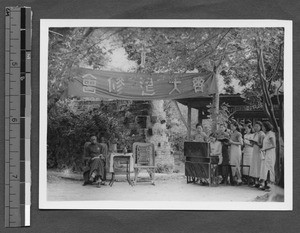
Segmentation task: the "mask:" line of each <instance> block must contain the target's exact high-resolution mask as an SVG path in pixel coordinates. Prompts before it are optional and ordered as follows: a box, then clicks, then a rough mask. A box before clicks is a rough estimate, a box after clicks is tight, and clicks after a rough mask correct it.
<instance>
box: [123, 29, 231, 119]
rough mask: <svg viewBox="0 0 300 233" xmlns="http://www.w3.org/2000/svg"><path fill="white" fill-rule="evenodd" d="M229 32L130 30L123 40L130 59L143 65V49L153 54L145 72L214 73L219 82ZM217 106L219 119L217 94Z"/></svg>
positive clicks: (149, 56)
mask: <svg viewBox="0 0 300 233" xmlns="http://www.w3.org/2000/svg"><path fill="white" fill-rule="evenodd" d="M230 31H231V29H222V28H201V29H198V28H171V29H166V28H130V29H128V30H125V31H123V32H122V33H121V34H120V37H121V39H122V40H123V43H124V47H125V49H126V51H127V53H128V58H129V59H132V60H136V61H137V62H138V63H140V62H141V52H140V51H141V49H142V48H144V49H145V48H146V49H148V51H150V52H148V53H147V57H146V64H145V66H144V68H143V72H148V73H153V72H165V73H186V72H201V73H204V72H214V73H215V76H216V79H217V80H218V79H219V72H220V71H219V67H220V64H221V63H222V60H223V59H224V53H225V51H226V49H227V47H228V43H229V40H230V34H229V32H230ZM214 105H215V106H216V107H215V111H216V112H215V113H214V114H213V117H214V118H217V116H218V109H219V93H218V92H217V93H216V95H215V96H214ZM214 122H217V119H215V120H214Z"/></svg>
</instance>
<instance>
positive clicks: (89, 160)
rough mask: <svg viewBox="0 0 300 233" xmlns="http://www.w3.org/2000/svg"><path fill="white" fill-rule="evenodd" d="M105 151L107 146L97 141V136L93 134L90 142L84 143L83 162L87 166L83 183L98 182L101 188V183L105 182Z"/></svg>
mask: <svg viewBox="0 0 300 233" xmlns="http://www.w3.org/2000/svg"><path fill="white" fill-rule="evenodd" d="M105 153H107V148H106V149H105V147H104V146H103V145H101V144H100V143H98V142H97V137H96V136H91V138H90V142H87V143H85V145H84V155H83V163H84V164H86V168H85V170H84V171H83V178H84V183H83V185H87V184H92V183H93V182H95V181H96V182H97V184H98V187H99V188H100V185H101V184H105V183H104V180H105V159H106V158H105V155H106V154H105Z"/></svg>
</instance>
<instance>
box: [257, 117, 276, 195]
mask: <svg viewBox="0 0 300 233" xmlns="http://www.w3.org/2000/svg"><path fill="white" fill-rule="evenodd" d="M263 130H264V132H265V134H266V136H265V137H264V140H263V146H262V149H261V159H262V160H261V170H260V177H259V178H260V183H261V186H260V189H262V190H268V189H269V188H270V187H269V186H268V183H275V162H276V137H275V133H274V132H273V131H272V130H273V126H272V124H271V123H270V122H269V121H266V122H263Z"/></svg>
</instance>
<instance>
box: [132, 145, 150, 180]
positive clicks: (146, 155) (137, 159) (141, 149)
mask: <svg viewBox="0 0 300 233" xmlns="http://www.w3.org/2000/svg"><path fill="white" fill-rule="evenodd" d="M132 152H133V161H134V166H133V168H134V184H136V183H137V181H138V174H139V172H140V171H141V170H147V172H148V174H149V175H150V181H151V184H152V185H155V183H154V175H155V168H156V166H155V151H154V145H153V144H152V143H143V142H135V143H133V146H132Z"/></svg>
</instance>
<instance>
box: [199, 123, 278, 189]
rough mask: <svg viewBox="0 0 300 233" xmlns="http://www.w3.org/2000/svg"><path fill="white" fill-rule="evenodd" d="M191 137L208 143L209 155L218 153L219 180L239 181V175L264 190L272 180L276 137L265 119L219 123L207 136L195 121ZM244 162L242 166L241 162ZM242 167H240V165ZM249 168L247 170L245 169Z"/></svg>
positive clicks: (273, 179)
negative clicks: (263, 120)
mask: <svg viewBox="0 0 300 233" xmlns="http://www.w3.org/2000/svg"><path fill="white" fill-rule="evenodd" d="M196 130H197V132H196V134H195V135H194V138H193V140H194V141H197V142H208V143H210V155H211V156H218V157H219V166H218V173H219V175H220V176H221V177H222V181H221V183H225V184H227V183H228V182H230V183H231V184H232V185H234V184H236V185H241V184H242V178H243V176H248V174H249V176H248V177H247V179H252V181H253V186H254V187H257V188H260V189H262V190H266V191H268V190H269V189H270V186H269V184H270V183H274V182H275V161H276V138H275V133H274V132H273V126H272V124H271V123H270V122H269V121H265V122H261V121H256V122H255V123H254V125H252V123H251V121H247V122H246V123H244V124H243V125H240V124H239V123H238V122H236V121H232V122H231V123H230V129H227V124H221V125H220V126H219V129H218V130H217V131H216V132H214V133H211V134H210V135H209V136H208V135H207V134H206V133H205V132H204V131H203V128H202V126H201V125H200V124H197V125H196ZM241 165H244V166H241ZM241 167H242V169H241ZM249 169H250V171H249Z"/></svg>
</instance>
